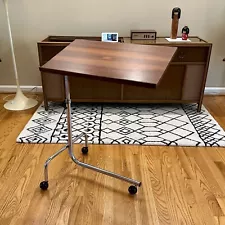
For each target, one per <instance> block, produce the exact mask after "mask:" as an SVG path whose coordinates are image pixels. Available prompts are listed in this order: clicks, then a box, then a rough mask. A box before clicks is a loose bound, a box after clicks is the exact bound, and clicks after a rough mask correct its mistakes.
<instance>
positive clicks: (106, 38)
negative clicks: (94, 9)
mask: <svg viewBox="0 0 225 225" xmlns="http://www.w3.org/2000/svg"><path fill="white" fill-rule="evenodd" d="M118 36H119V35H118V33H106V32H105V33H102V41H103V42H118V39H119V37H118Z"/></svg>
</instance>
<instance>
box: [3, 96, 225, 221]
mask: <svg viewBox="0 0 225 225" xmlns="http://www.w3.org/2000/svg"><path fill="white" fill-rule="evenodd" d="M4 96H5V94H0V99H2V98H3V97H4ZM212 100H213V101H214V103H213V104H212ZM224 101H225V96H223V97H214V96H213V97H208V96H207V97H205V100H204V102H205V106H206V107H207V109H208V110H209V111H210V112H211V113H212V115H213V116H214V117H215V118H216V119H218V121H219V123H220V125H221V126H223V127H225V105H224V104H222V102H224ZM3 103H4V101H1V100H0V127H1V129H0V189H1V192H0V199H1V201H0V224H1V225H14V224H17V225H32V224H35V225H36V224H37V225H39V224H44V225H45V224H48V225H53V224H54V225H55V224H60V225H61V224H68V225H72V224H77V225H84V224H85V225H103V224H104V225H121V224H124V225H125V224H129V225H137V224H138V225H152V224H154V225H180V224H192V225H202V224H205V225H214V224H215V225H222V224H225V219H224V218H225V200H224V199H225V196H224V186H225V177H224V172H225V148H220V147H214V148H202V147H193V148H191V147H190V148H184V147H163V146H138V145H120V146H119V145H113V146H110V145H90V147H89V154H88V155H87V156H83V155H82V154H81V152H80V148H81V145H74V151H75V154H76V156H77V158H78V159H79V160H81V161H84V162H88V163H91V164H93V165H97V166H100V167H102V168H105V169H108V170H111V171H114V172H118V173H120V174H122V175H125V176H131V177H132V178H134V179H138V180H141V181H142V183H143V185H142V187H141V188H139V191H138V194H137V195H136V196H133V197H131V196H129V195H128V193H127V188H128V187H129V184H126V183H125V182H122V181H120V180H116V179H113V178H111V177H107V176H105V175H102V174H97V173H95V172H93V171H90V170H87V169H84V168H81V167H79V166H77V165H75V164H74V163H73V162H72V161H71V160H70V158H69V157H68V153H67V152H63V153H62V154H61V155H60V156H59V157H57V158H56V159H54V160H53V161H52V162H51V164H50V166H49V179H50V181H49V190H48V191H46V192H42V191H40V189H39V183H40V181H42V180H43V164H44V162H45V160H46V159H47V158H48V157H49V156H50V155H51V154H53V153H54V152H55V151H56V150H58V149H60V148H61V147H62V146H63V145H60V144H19V143H16V137H17V136H18V134H19V133H20V131H21V130H22V129H23V127H24V125H25V124H26V123H27V121H28V120H29V119H30V117H31V116H32V114H33V112H34V111H35V109H36V108H34V109H31V110H28V111H23V112H10V111H6V110H5V109H4V108H3Z"/></svg>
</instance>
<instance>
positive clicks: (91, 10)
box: [0, 0, 225, 87]
mask: <svg viewBox="0 0 225 225" xmlns="http://www.w3.org/2000/svg"><path fill="white" fill-rule="evenodd" d="M178 4H179V7H181V9H182V17H181V21H180V29H181V28H182V27H183V26H184V25H188V26H189V27H190V30H191V35H198V36H200V37H202V38H203V39H207V40H209V41H211V42H213V52H212V59H211V64H210V71H209V76H208V80H207V86H210V87H215V86H218V87H225V63H223V62H222V58H224V57H225V2H224V0H214V1H212V0H186V1H184V0H183V1H179V0H170V1H165V0H158V1H155V0H120V1H119V0H114V1H111V0H110V1H109V0H80V1H78V0H9V11H10V18H11V23H12V31H13V37H14V42H15V52H16V57H17V62H18V72H19V77H20V83H21V85H41V80H40V75H39V71H38V54H37V47H36V42H37V41H40V40H42V39H44V38H45V37H46V36H48V35H98V36H99V35H100V33H101V32H102V31H118V32H119V34H120V36H128V35H129V32H130V29H156V30H157V32H158V35H168V34H169V33H170V24H171V10H172V8H173V7H175V6H177V5H178ZM0 57H1V58H2V60H3V62H2V63H0V85H13V84H15V81H14V75H13V70H12V60H11V55H10V50H9V41H8V32H7V26H6V19H5V12H4V7H3V2H2V0H0Z"/></svg>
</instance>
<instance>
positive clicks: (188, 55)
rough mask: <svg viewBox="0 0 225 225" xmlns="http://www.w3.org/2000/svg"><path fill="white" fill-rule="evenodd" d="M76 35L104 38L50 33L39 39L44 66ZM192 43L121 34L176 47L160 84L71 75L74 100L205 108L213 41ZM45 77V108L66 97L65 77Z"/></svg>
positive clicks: (43, 84) (125, 40)
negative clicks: (178, 104) (41, 39)
mask: <svg viewBox="0 0 225 225" xmlns="http://www.w3.org/2000/svg"><path fill="white" fill-rule="evenodd" d="M76 38H82V39H90V40H96V41H100V37H72V36H69V37H68V36H67V37H65V36H49V37H48V38H46V39H45V40H43V41H41V42H38V52H39V61H40V66H42V65H44V64H45V63H46V62H47V61H48V60H50V59H51V58H52V57H54V56H55V55H56V54H57V53H59V52H60V51H61V50H62V49H63V48H65V47H66V46H68V45H69V44H70V43H71V42H72V41H73V40H75V39H76ZM189 39H190V40H191V42H190V43H183V42H179V43H174V42H173V43H171V42H168V41H167V40H166V39H165V37H158V38H157V39H156V40H155V41H149V40H148V41H147V40H146V41H141V40H133V41H132V40H131V39H130V38H126V37H124V38H123V37H121V38H119V41H120V42H121V44H122V43H133V44H144V45H166V46H176V47H178V50H177V52H176V54H175V56H174V57H173V60H172V62H171V63H170V65H169V67H168V69H167V71H166V72H165V74H164V76H163V78H162V80H161V82H160V84H159V85H158V87H157V88H156V89H155V88H150V87H145V86H142V85H136V84H135V85H134V84H127V83H122V82H121V81H120V82H118V81H115V82H112V81H107V80H97V79H90V78H86V77H72V78H70V85H71V87H70V88H71V99H72V101H73V102H118V103H122V102H124V103H198V111H200V110H201V105H202V100H203V95H204V89H205V83H206V78H207V73H208V66H209V61H210V55H211V49H212V44H211V43H208V42H206V41H204V40H202V39H200V38H199V37H190V38H189ZM41 76H42V86H43V93H44V102H45V108H46V109H47V108H48V102H49V101H54V102H63V101H64V100H65V91H64V83H63V82H64V81H63V78H62V76H60V75H59V76H57V75H51V74H48V75H47V76H45V75H44V74H41Z"/></svg>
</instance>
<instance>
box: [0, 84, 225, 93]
mask: <svg viewBox="0 0 225 225" xmlns="http://www.w3.org/2000/svg"><path fill="white" fill-rule="evenodd" d="M21 89H22V91H24V92H38V93H39V92H40V93H42V92H43V90H42V86H30V85H26V86H25V85H24V86H21ZM0 92H1V93H10V92H16V85H0ZM204 94H205V95H225V87H206V88H205V92H204Z"/></svg>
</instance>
